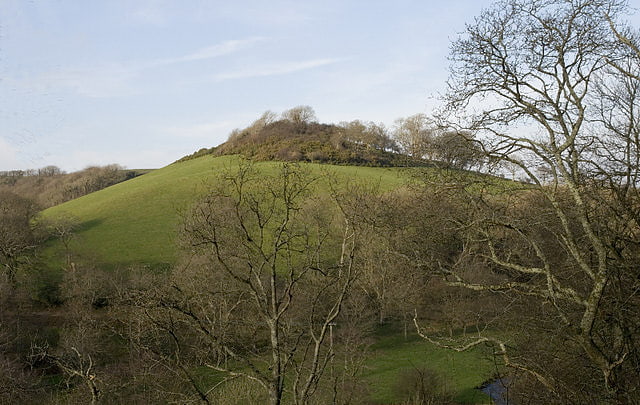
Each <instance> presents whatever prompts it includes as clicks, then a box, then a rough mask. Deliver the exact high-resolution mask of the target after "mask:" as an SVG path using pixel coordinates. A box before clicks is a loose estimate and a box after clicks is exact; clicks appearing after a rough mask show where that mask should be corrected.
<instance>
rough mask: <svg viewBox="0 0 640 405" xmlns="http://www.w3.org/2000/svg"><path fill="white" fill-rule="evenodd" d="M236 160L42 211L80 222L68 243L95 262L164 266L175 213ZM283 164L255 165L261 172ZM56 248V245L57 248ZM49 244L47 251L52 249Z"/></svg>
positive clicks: (159, 173) (204, 163)
mask: <svg viewBox="0 0 640 405" xmlns="http://www.w3.org/2000/svg"><path fill="white" fill-rule="evenodd" d="M239 162H240V160H239V158H238V157H235V156H222V157H212V156H203V157H201V158H198V159H193V160H189V161H186V162H181V163H174V164H171V165H169V166H167V167H164V168H162V169H159V170H155V171H152V172H150V173H147V174H145V175H144V176H140V177H137V178H135V179H132V180H129V181H126V182H123V183H120V184H116V185H114V186H112V187H109V188H106V189H104V190H101V191H98V192H96V193H93V194H89V195H86V196H84V197H81V198H78V199H76V200H73V201H69V202H67V203H64V204H61V205H58V206H56V207H53V208H50V209H48V210H46V211H45V212H44V213H43V215H44V216H45V217H49V218H54V217H56V216H59V215H63V214H70V215H71V216H73V217H75V218H77V219H78V220H79V221H80V224H81V226H80V229H79V231H78V232H77V238H76V240H75V241H74V244H73V247H74V250H76V252H77V254H79V256H80V257H82V258H84V260H91V261H93V262H94V263H95V264H98V265H103V266H104V265H106V266H111V267H114V266H126V265H131V264H142V265H149V266H151V267H156V266H166V265H171V264H172V263H174V262H175V261H176V260H177V258H178V248H177V241H176V235H177V231H178V228H179V224H180V221H181V219H180V218H181V217H180V213H181V212H184V210H186V209H188V208H189V206H190V205H191V204H192V203H193V202H194V201H195V200H196V199H197V197H198V196H199V195H202V194H203V193H204V192H205V191H206V189H207V184H211V182H213V181H215V177H216V175H217V174H219V173H220V172H221V171H223V170H224V169H225V168H233V167H234V166H237V165H238V164H239ZM281 164H282V163H278V162H261V163H256V165H257V167H258V168H259V170H264V171H265V174H267V173H275V172H276V171H277V168H278V167H279V165H281ZM304 165H305V166H308V167H309V168H310V170H311V171H312V172H313V173H317V174H318V175H325V174H326V171H329V172H334V173H336V175H337V176H338V177H339V178H344V179H345V181H347V179H351V180H353V181H356V182H360V181H372V182H375V183H379V184H380V185H381V187H383V188H387V187H394V186H395V185H400V184H402V183H403V182H404V181H405V180H406V175H405V174H404V173H405V172H403V171H402V170H401V169H393V168H374V167H356V166H330V165H319V164H304ZM58 248H59V246H58ZM55 249H56V246H55V245H54V246H52V247H51V249H50V250H55Z"/></svg>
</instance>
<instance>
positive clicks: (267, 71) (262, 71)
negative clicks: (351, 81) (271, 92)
mask: <svg viewBox="0 0 640 405" xmlns="http://www.w3.org/2000/svg"><path fill="white" fill-rule="evenodd" d="M340 61H342V59H340V58H324V59H312V60H306V61H289V62H280V63H275V64H270V65H263V66H257V67H252V68H249V69H241V70H236V71H233V72H227V73H220V74H217V75H215V76H214V80H216V81H224V80H234V79H246V78H251V77H264V76H277V75H285V74H290V73H295V72H299V71H302V70H309V69H314V68H318V67H321V66H326V65H331V64H334V63H337V62H340Z"/></svg>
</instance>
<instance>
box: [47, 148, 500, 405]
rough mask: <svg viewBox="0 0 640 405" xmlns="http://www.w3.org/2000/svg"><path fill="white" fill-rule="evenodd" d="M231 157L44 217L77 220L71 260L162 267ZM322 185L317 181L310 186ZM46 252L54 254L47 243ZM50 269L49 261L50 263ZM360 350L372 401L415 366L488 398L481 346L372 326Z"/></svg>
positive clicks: (203, 160)
mask: <svg viewBox="0 0 640 405" xmlns="http://www.w3.org/2000/svg"><path fill="white" fill-rule="evenodd" d="M240 161H241V160H240V158H238V157H235V156H223V157H212V156H204V157H200V158H197V159H193V160H189V161H185V162H180V163H174V164H172V165H169V166H167V167H164V168H162V169H159V170H154V171H151V172H149V173H147V174H145V175H143V176H140V177H137V178H134V179H132V180H129V181H126V182H123V183H120V184H117V185H114V186H111V187H109V188H106V189H104V190H101V191H99V192H96V193H93V194H89V195H86V196H84V197H81V198H78V199H76V200H73V201H69V202H67V203H64V204H61V205H59V206H56V207H53V208H50V209H48V210H46V211H45V212H44V213H43V216H44V217H45V218H50V219H53V218H55V217H57V216H62V215H71V216H72V217H75V218H76V219H77V220H78V222H79V224H80V226H79V229H78V231H77V235H76V238H75V239H74V241H73V246H72V250H73V252H74V255H75V257H76V259H77V260H79V261H80V262H82V263H85V262H90V263H93V264H94V265H95V266H98V267H102V268H107V269H113V268H122V269H125V268H126V267H127V266H132V265H136V266H146V267H149V268H168V267H169V266H171V265H172V264H174V263H175V262H176V261H177V260H178V258H179V254H180V253H179V250H178V247H177V241H176V236H177V234H178V230H179V226H180V223H181V213H182V212H184V211H185V210H188V209H189V207H190V206H191V204H193V202H194V201H195V200H196V199H197V198H198V196H200V195H202V194H203V193H204V192H205V191H206V190H207V189H208V187H209V186H210V185H211V184H212V183H213V182H214V181H215V179H216V176H218V175H219V174H220V173H221V172H223V171H224V170H226V169H233V168H234V167H237V166H238V164H239V162H240ZM255 164H256V167H257V169H258V170H259V171H260V172H261V173H265V174H275V173H277V170H278V168H279V166H280V165H282V163H277V162H260V163H255ZM302 165H303V166H304V167H306V168H308V169H309V170H310V172H311V173H312V174H314V175H318V176H321V177H327V176H336V177H337V178H338V179H339V182H340V183H341V184H348V182H354V183H356V184H357V183H364V182H367V183H373V184H378V185H379V187H380V188H381V189H383V190H389V189H393V188H397V187H400V186H402V185H403V184H406V182H407V181H408V179H409V178H410V176H411V174H410V171H411V170H412V169H400V168H376V167H360V166H332V165H319V164H310V163H306V164H305V163H303V164H302ZM323 191H326V190H325V189H324V188H323V186H320V187H319V189H318V191H317V192H323ZM46 256H48V257H49V259H50V260H52V261H53V262H55V261H56V259H55V257H58V258H60V257H61V246H60V244H59V243H57V242H55V241H53V242H52V243H51V244H50V245H49V247H48V249H47V251H46ZM54 267H55V266H54ZM374 342H375V343H374V344H373V345H372V346H371V348H370V351H369V352H368V355H367V360H366V362H365V366H364V369H363V379H364V381H365V383H366V385H367V387H368V395H369V398H370V399H371V401H372V403H376V404H391V403H397V402H398V394H397V389H396V386H397V385H398V381H399V379H400V378H401V376H402V374H403V373H406V372H407V370H411V369H415V368H427V369H430V370H433V371H434V372H436V373H437V374H438V375H439V376H440V378H441V380H442V382H443V384H445V385H446V388H447V391H449V392H451V393H452V394H453V396H454V399H455V401H456V402H459V403H488V399H487V397H486V396H485V395H484V394H482V393H481V392H480V391H478V390H477V389H476V387H477V386H479V385H480V384H481V383H482V382H483V381H485V380H487V379H488V378H490V377H491V375H492V374H493V371H494V368H493V365H492V364H491V362H490V361H489V360H488V357H487V356H486V355H485V354H484V353H482V352H481V351H471V352H466V353H455V352H452V351H448V350H443V349H439V348H437V347H435V346H433V345H431V344H429V343H428V342H425V341H424V340H421V339H420V338H419V337H418V336H417V335H415V334H413V335H411V334H410V336H409V339H408V340H405V338H404V336H403V335H402V334H401V333H400V331H399V328H389V327H387V329H383V330H381V331H379V332H378V333H377V334H376V336H375V340H374Z"/></svg>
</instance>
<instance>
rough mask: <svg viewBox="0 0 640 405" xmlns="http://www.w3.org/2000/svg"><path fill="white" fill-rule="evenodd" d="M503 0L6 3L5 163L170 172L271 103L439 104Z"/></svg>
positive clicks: (406, 107) (1, 149)
mask: <svg viewBox="0 0 640 405" xmlns="http://www.w3.org/2000/svg"><path fill="white" fill-rule="evenodd" d="M489 4H490V1H489V0H450V1H447V2H445V1H427V0H420V1H411V0H396V1H375V0H373V1H349V0H318V1H302V0H299V1H293V0H292V1H283V0H270V1H257V0H256V1H242V0H238V1H217V0H208V1H205V0H188V1H187V0H185V1H178V0H175V1H169V0H166V1H165V0H108V1H107V0H104V1H98V0H95V1H93V0H92V1H85V0H31V1H27V0H0V170H10V169H25V168H38V167H43V166H46V165H56V166H59V167H61V168H63V169H64V170H67V171H74V170H79V169H82V168H84V167H86V166H88V165H93V164H100V165H103V164H109V163H119V164H122V165H124V166H126V167H128V168H157V167H162V166H165V165H167V164H169V163H171V162H173V161H175V160H177V159H179V158H180V157H182V156H184V155H185V154H188V153H191V152H193V151H195V150H197V149H200V148H202V147H211V146H215V145H218V144H220V143H222V142H224V141H225V140H226V138H227V135H228V134H229V132H230V131H231V130H232V129H233V128H236V127H245V126H247V125H248V124H250V123H251V121H253V120H254V119H255V118H257V117H258V116H259V115H260V114H261V113H262V112H264V111H265V110H272V111H275V112H281V111H283V110H286V109H288V108H291V107H294V106H296V105H310V106H312V107H313V108H314V109H315V111H316V115H317V116H318V119H319V121H321V122H336V123H337V122H339V121H344V120H353V119H361V120H367V121H375V122H383V123H385V124H386V125H391V124H392V123H393V121H394V120H395V119H396V118H398V117H403V116H408V115H412V114H416V113H419V112H429V110H430V109H431V108H432V107H433V106H434V105H435V103H436V102H437V101H436V100H434V98H433V96H435V95H436V94H437V93H438V92H441V91H443V90H444V83H445V80H446V77H447V54H448V46H449V43H450V40H451V39H453V38H455V37H456V35H457V33H458V32H460V31H462V30H463V29H464V23H465V22H472V21H473V18H474V16H475V15H477V14H479V12H480V10H481V9H482V8H483V7H487V6H488V5H489Z"/></svg>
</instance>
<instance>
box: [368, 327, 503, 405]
mask: <svg viewBox="0 0 640 405" xmlns="http://www.w3.org/2000/svg"><path fill="white" fill-rule="evenodd" d="M371 350H372V353H371V355H370V358H369V359H368V361H367V363H366V371H365V373H364V376H363V377H364V380H365V381H366V382H367V383H368V385H369V389H370V395H371V400H372V401H373V403H375V404H394V403H398V401H399V400H400V399H399V398H398V397H397V393H396V386H397V384H398V381H399V378H400V376H401V374H402V373H403V372H404V371H407V370H412V369H418V368H427V369H430V370H432V371H434V372H435V373H436V374H438V375H439V376H440V377H441V378H442V381H443V382H444V383H445V384H446V387H445V388H447V390H448V391H450V392H452V393H453V394H454V401H456V402H457V403H462V404H490V403H491V401H490V399H489V397H488V396H487V395H485V394H484V393H482V392H480V391H479V390H477V389H476V387H478V386H480V385H481V384H482V383H483V382H484V381H486V380H488V379H490V378H491V377H492V375H493V373H494V371H495V367H494V364H493V363H492V362H491V360H490V358H489V356H488V353H486V352H485V351H483V350H482V348H478V349H475V350H471V351H467V352H462V353H458V352H454V351H451V350H447V349H442V348H439V347H437V346H435V345H432V344H430V343H429V342H426V341H424V340H422V339H421V338H420V337H419V336H418V335H417V334H415V333H412V334H409V335H408V337H407V339H405V338H404V336H403V335H402V334H398V333H393V332H391V331H384V330H383V331H382V334H381V336H379V337H378V339H377V341H376V343H375V344H374V345H373V346H372V347H371Z"/></svg>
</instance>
